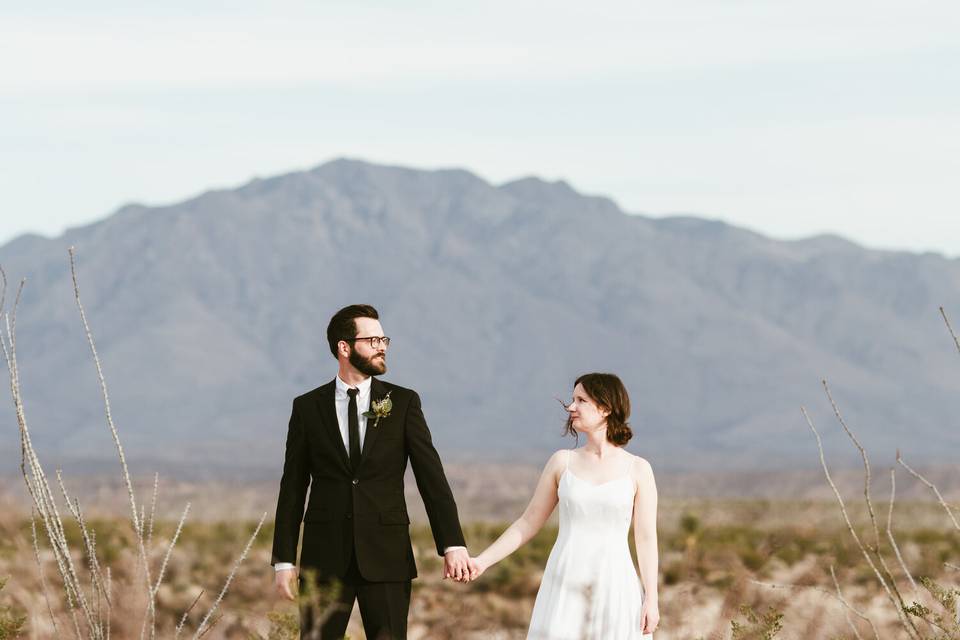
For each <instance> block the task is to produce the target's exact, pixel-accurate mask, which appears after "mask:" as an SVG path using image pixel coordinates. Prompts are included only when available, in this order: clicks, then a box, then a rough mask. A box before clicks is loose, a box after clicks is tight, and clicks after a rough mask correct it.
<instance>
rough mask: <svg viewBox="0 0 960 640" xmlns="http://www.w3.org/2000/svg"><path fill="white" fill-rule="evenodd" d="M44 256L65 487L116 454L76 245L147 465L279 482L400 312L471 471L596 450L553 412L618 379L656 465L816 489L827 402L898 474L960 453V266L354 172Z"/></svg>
mask: <svg viewBox="0 0 960 640" xmlns="http://www.w3.org/2000/svg"><path fill="white" fill-rule="evenodd" d="M22 237H23V236H21V237H18V238H17V239H14V240H12V241H10V242H8V243H7V244H5V245H3V246H2V247H0V264H2V265H3V266H4V267H5V269H6V272H7V274H8V277H9V278H10V279H11V281H15V280H18V279H19V276H20V275H26V276H28V285H27V288H26V290H25V293H24V299H23V306H22V309H21V310H20V313H19V320H18V327H19V331H20V332H21V336H20V338H19V340H18V346H19V347H20V350H21V354H20V356H21V363H22V364H21V373H22V379H23V384H24V391H25V394H26V397H27V401H28V402H27V404H28V419H29V420H30V421H31V422H30V423H31V427H32V433H33V434H34V438H35V440H36V441H37V442H38V443H39V444H40V445H42V447H40V449H41V452H44V451H46V452H48V453H49V455H51V456H52V457H54V458H55V459H57V460H62V461H64V462H69V461H71V460H72V461H76V460H84V459H93V458H96V457H97V452H102V451H104V450H105V449H104V446H106V445H109V444H110V443H109V442H106V443H105V439H104V438H105V436H104V434H103V433H102V431H103V426H102V420H101V419H100V418H99V416H101V415H102V407H99V406H98V402H97V401H98V398H99V394H98V391H97V389H96V386H95V384H93V383H94V382H95V380H94V379H92V364H90V362H89V351H88V349H87V347H86V344H85V340H84V337H83V335H82V332H80V331H79V329H78V326H77V325H78V320H77V318H76V310H75V306H74V304H73V299H72V298H73V294H72V287H71V285H70V282H69V273H68V269H67V266H68V265H67V260H66V247H67V246H69V245H71V244H75V245H76V246H77V248H78V251H79V276H80V284H81V295H83V298H84V304H85V306H86V307H87V309H88V314H89V315H90V317H91V323H92V326H93V331H94V336H95V337H96V339H97V341H98V348H99V349H100V351H101V353H102V357H103V359H104V366H105V369H106V371H105V373H106V376H107V381H108V384H110V386H111V397H112V398H114V401H115V405H116V407H115V409H116V413H117V415H118V416H122V417H123V422H124V424H126V425H127V426H126V428H125V429H124V430H122V433H123V437H124V444H125V447H126V448H127V449H128V450H129V451H130V455H131V456H133V457H136V456H137V455H142V456H143V457H144V458H145V459H146V458H147V457H148V455H149V456H155V455H156V454H157V450H158V448H159V450H160V451H161V452H162V453H163V454H164V455H163V456H161V457H164V456H165V457H166V459H168V460H169V461H170V462H171V463H176V462H178V461H187V462H188V463H191V464H194V463H202V462H203V461H204V460H207V461H209V463H210V464H211V465H214V464H237V465H240V466H241V467H243V466H248V467H250V468H253V467H262V466H266V467H268V468H272V467H275V466H276V465H277V464H278V463H277V461H278V459H279V458H278V457H277V456H279V455H281V454H280V453H279V451H280V449H281V448H282V443H283V435H284V434H283V431H284V429H285V424H286V416H285V415H284V413H285V412H286V411H288V410H289V401H290V399H292V397H293V396H294V395H298V394H299V393H302V392H303V391H306V390H307V389H309V388H312V387H315V386H318V385H319V384H322V382H324V381H325V380H326V379H329V378H332V376H333V373H334V371H335V362H334V361H333V359H332V358H331V357H329V355H325V354H328V350H327V347H326V342H325V338H324V336H323V331H324V329H325V326H326V321H327V319H328V318H329V316H330V315H331V314H332V313H333V311H335V310H336V309H337V308H339V307H340V306H342V305H344V304H348V303H351V302H356V301H368V302H371V303H373V304H375V306H377V307H378V308H379V309H380V311H381V313H382V316H383V321H384V325H385V327H386V329H387V332H388V334H394V336H395V345H396V346H394V347H392V348H391V353H390V359H389V361H390V371H389V372H388V375H387V376H385V377H386V378H387V379H395V380H396V381H397V382H398V383H400V384H403V385H405V386H412V387H414V388H417V389H418V390H419V391H420V392H421V395H422V396H423V398H424V405H425V409H426V411H427V417H428V420H429V421H430V424H431V427H432V429H433V431H434V435H435V438H436V440H437V442H438V446H440V447H441V448H442V453H444V456H445V458H446V457H448V456H453V457H455V456H456V455H458V454H463V455H469V456H481V457H483V456H487V457H489V458H491V459H496V458H503V457H510V456H514V457H516V458H517V459H522V458H525V457H529V456H533V457H536V456H540V455H542V454H543V452H544V451H547V450H550V449H555V448H559V447H562V446H569V443H567V445H564V442H565V441H564V440H562V439H560V438H559V437H558V433H559V427H560V426H562V420H563V416H562V413H558V411H559V407H558V406H556V404H555V400H553V399H552V398H553V396H556V395H562V394H568V393H569V389H568V388H567V387H568V386H569V384H570V382H571V381H572V379H573V378H575V377H576V375H577V374H579V373H582V372H584V371H586V370H597V369H603V370H612V371H616V372H619V373H620V374H621V375H622V377H623V378H624V380H625V382H626V383H627V385H628V388H629V389H630V390H631V393H632V395H633V397H634V402H635V406H636V409H635V417H634V424H635V426H636V436H635V438H634V441H633V443H631V445H630V448H631V450H633V451H635V452H639V453H646V454H647V455H648V456H649V457H650V458H651V459H652V460H653V461H654V462H659V463H660V464H662V465H666V466H667V467H675V468H678V469H682V468H689V469H701V468H703V469H710V468H731V467H734V468H735V467H738V466H741V465H748V466H750V465H752V466H757V465H762V464H767V465H769V466H771V467H777V466H782V465H804V464H813V463H815V460H816V457H815V456H816V451H815V447H814V444H813V442H812V440H811V435H810V433H809V429H808V428H807V427H806V425H805V424H804V423H803V422H802V419H801V417H800V414H799V406H800V405H801V404H805V405H809V406H810V407H811V410H812V412H813V414H814V416H815V419H817V420H818V422H819V423H823V422H824V421H825V420H829V419H830V416H831V413H830V411H829V405H827V404H826V401H825V399H824V398H823V394H822V390H820V389H819V380H820V378H821V377H823V376H827V377H828V378H829V379H830V381H831V383H832V384H834V385H835V388H834V391H835V394H836V395H837V398H838V401H839V402H840V403H841V407H842V408H844V409H845V410H847V411H849V413H850V414H851V418H853V419H855V420H852V422H855V424H853V426H854V429H857V431H858V433H860V434H861V436H862V438H863V440H864V441H865V442H866V443H867V444H868V445H872V446H874V447H875V448H876V453H877V454H879V455H888V454H891V453H892V451H893V449H894V448H895V447H896V446H898V445H900V446H902V448H903V449H904V451H905V455H909V454H911V453H912V454H913V455H916V456H918V457H921V458H929V459H936V458H937V457H938V456H940V457H942V454H943V452H944V451H949V450H950V448H951V447H955V446H956V445H957V444H960V442H958V439H957V437H956V436H954V435H952V434H951V433H950V430H949V429H948V428H946V427H945V426H944V425H948V424H950V422H949V420H950V418H951V416H952V413H953V409H954V407H955V404H953V403H952V398H953V397H956V392H957V391H960V376H958V375H957V373H958V370H957V365H958V363H957V362H955V361H954V360H955V357H956V354H955V353H952V352H951V351H950V349H952V348H953V345H952V344H951V343H950V340H949V336H948V334H947V333H946V330H945V328H943V326H942V321H941V320H940V319H939V317H938V316H937V312H936V309H937V306H939V304H944V305H945V306H946V307H947V308H948V310H949V309H960V261H952V260H950V259H948V258H945V257H942V256H937V255H932V254H912V253H909V252H887V251H874V250H870V249H865V248H862V247H859V246H858V245H856V244H854V243H850V242H848V241H845V240H843V239H833V238H830V237H829V236H828V237H827V238H826V239H824V238H823V237H822V236H815V237H812V238H809V239H805V240H803V241H781V240H775V239H772V238H768V237H766V236H763V235H762V234H757V233H755V232H752V231H749V230H743V229H740V228H738V227H735V226H732V225H728V224H726V223H723V222H722V221H710V220H703V219H698V218H693V217H690V216H680V217H676V218H668V219H662V218H649V217H646V216H641V215H636V214H626V213H624V212H623V211H621V210H620V209H619V207H617V205H616V204H615V203H614V201H612V200H610V199H609V198H606V197H603V196H582V195H580V194H578V193H577V192H576V191H574V190H573V188H572V187H571V186H570V185H569V184H568V183H566V182H564V181H555V182H550V181H545V180H541V179H539V178H531V177H525V178H520V179H518V180H513V181H508V182H505V183H503V184H501V185H493V184H491V183H489V182H487V181H485V180H483V179H482V178H480V177H478V176H475V175H473V174H472V173H470V172H468V171H466V170H463V169H443V170H434V171H420V170H416V169H409V168H405V167H384V166H380V165H374V164H369V163H365V162H362V161H358V160H350V159H339V160H335V161H331V162H328V163H324V164H321V165H318V166H316V167H313V168H311V169H308V170H305V171H300V172H290V173H286V174H283V175H280V176H275V177H272V178H255V179H253V180H250V181H248V182H246V183H244V184H243V185H241V186H239V187H236V188H226V189H214V190H209V191H205V192H203V193H200V194H198V195H196V196H194V197H191V198H188V199H186V200H184V201H182V202H179V203H172V204H168V205H163V206H159V207H150V206H145V205H139V204H130V205H125V206H124V207H121V208H120V209H118V210H117V212H115V214H113V215H111V216H108V217H107V218H105V219H103V220H100V221H97V222H94V223H91V224H89V225H83V226H81V227H77V228H74V229H70V230H68V231H66V232H65V233H64V234H61V236H58V237H55V238H49V239H43V238H37V237H30V238H25V239H23V240H21V239H20V238H22ZM397 338H399V339H397ZM31 416H33V418H31ZM0 418H3V421H4V422H5V423H7V424H12V425H14V428H12V429H7V430H6V432H7V433H8V437H5V438H4V439H3V440H2V441H0V451H4V452H5V453H4V459H5V460H7V461H8V462H9V461H11V460H13V459H14V458H16V459H17V460H18V459H19V453H18V448H19V441H18V440H16V439H15V438H14V437H13V436H14V435H15V433H16V432H15V422H11V420H12V412H9V410H7V413H4V412H2V411H0ZM516 425H523V426H522V427H518V426H516ZM907 425H912V426H911V427H910V428H907ZM821 427H822V428H821V431H826V432H827V433H825V442H826V443H827V444H828V445H830V446H832V447H833V448H834V449H835V451H836V452H837V455H841V456H847V457H850V456H849V455H848V454H850V451H849V449H850V447H849V443H847V442H845V440H844V437H843V436H842V434H841V433H839V432H837V431H836V430H835V429H833V430H831V428H830V427H827V426H826V424H825V423H824V424H822V425H821ZM255 444H256V445H257V447H254V446H253V445H255ZM251 449H257V452H252V451H251ZM106 451H107V454H106V455H107V458H106V459H109V456H110V452H109V449H106ZM844 452H845V453H844ZM261 453H262V455H260V454H261ZM91 456H93V458H91ZM97 459H99V458H97ZM91 464H92V465H95V464H99V463H91Z"/></svg>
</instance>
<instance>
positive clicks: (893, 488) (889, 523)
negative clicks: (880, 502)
mask: <svg viewBox="0 0 960 640" xmlns="http://www.w3.org/2000/svg"><path fill="white" fill-rule="evenodd" d="M896 493H897V477H896V468H895V467H890V510H889V511H887V540H889V541H890V546H891V547H893V552H894V553H895V554H896V556H897V562H899V563H900V568H901V569H903V573H904V574H906V576H907V579H908V580H909V581H910V585H911V586H912V587H913V590H914V591H916V590H917V582H916V580H914V579H913V574H911V573H910V569H908V568H907V563H906V562H904V561H903V555H902V554H901V553H900V545H898V544H897V540H896V538H894V537H893V503H894V500H895V496H896Z"/></svg>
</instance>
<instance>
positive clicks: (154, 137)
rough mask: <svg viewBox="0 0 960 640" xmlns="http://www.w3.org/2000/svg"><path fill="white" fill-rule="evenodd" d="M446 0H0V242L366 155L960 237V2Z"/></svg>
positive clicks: (935, 243)
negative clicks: (15, 2)
mask: <svg viewBox="0 0 960 640" xmlns="http://www.w3.org/2000/svg"><path fill="white" fill-rule="evenodd" d="M73 4H76V3H73ZM438 4H439V6H431V4H430V3H424V2H406V3H404V2H399V1H397V2H391V3H386V2H356V1H354V2H320V1H315V2H271V3H269V4H268V3H258V2H235V3H230V6H229V8H224V7H223V6H219V5H216V4H214V3H204V2H191V3H189V4H187V3H180V4H178V3H176V2H169V3H166V4H165V5H164V6H153V7H144V8H138V7H136V6H135V5H133V4H131V3H128V2H127V3H120V2H96V1H93V2H86V3H82V7H83V9H82V12H81V11H80V10H78V9H76V8H72V7H71V6H57V3H49V2H46V3H45V2H38V3H34V4H33V5H27V4H26V3H20V4H19V6H12V3H9V2H0V77H2V78H3V82H2V83H0V122H2V123H3V124H2V129H0V168H2V171H0V192H2V193H3V195H4V203H3V204H4V207H3V213H2V215H0V242H5V241H7V240H9V239H10V238H12V237H14V236H15V235H17V234H19V233H23V232H26V231H36V232H41V233H45V234H55V233H59V232H60V231H62V230H63V229H64V228H65V227H67V226H75V225H78V224H82V223H85V222H89V221H91V220H95V219H98V218H102V217H104V216H106V215H107V214H109V213H110V212H112V211H113V210H114V209H116V208H117V207H118V206H120V205H121V204H123V203H127V202H133V201H135V202H142V203H146V204H162V203H169V202H174V201H177V200H180V199H183V198H186V197H189V196H191V195H194V194H196V193H198V192H201V191H203V190H205V189H208V188H214V187H227V186H232V185H237V184H240V183H243V182H245V181H246V180H248V179H250V178H251V177H253V176H268V175H273V174H276V173H281V172H286V171H291V170H297V169H303V168H309V167H311V166H314V165H317V164H319V163H321V162H324V161H326V160H329V159H332V158H335V157H339V156H349V157H353V158H360V159H366V160H370V161H375V162H387V163H394V164H402V165H408V166H414V167H423V168H435V167H452V166H455V167H462V168H466V169H469V170H471V171H474V172H476V173H478V174H479V175H480V176H482V177H484V178H486V179H488V180H490V181H492V182H495V183H498V182H501V181H504V180H509V179H513V178H517V177H521V176H526V175H531V174H534V175H539V176H541V177H544V178H547V179H557V178H563V179H565V180H567V181H568V182H570V183H571V184H572V185H573V186H574V187H575V188H577V189H579V190H582V191H585V192H589V193H602V194H605V195H609V196H610V197H612V198H614V199H615V200H616V201H617V202H618V203H620V205H621V206H622V207H624V208H625V209H626V210H628V211H632V212H638V213H646V214H649V215H657V216H659V215H668V214H671V213H695V214H700V215H704V216H708V217H714V218H721V219H724V220H727V221H729V222H731V223H733V224H738V225H742V226H746V227H749V228H752V229H755V230H758V231H761V232H763V233H767V234H770V235H773V236H775V237H782V238H795V237H799V236H804V235H810V234H814V233H820V232H833V233H839V234H841V235H844V236H847V237H849V238H851V239H853V240H856V241H858V242H861V243H863V244H866V245H868V246H874V247H884V248H906V249H911V250H933V251H940V252H944V253H946V254H947V255H950V256H960V222H957V214H958V204H960V193H958V187H957V183H958V180H957V178H956V176H957V175H958V173H960V160H958V158H960V82H958V81H957V78H958V77H960V39H958V37H957V34H958V33H960V5H958V4H957V3H955V2H927V1H923V0H919V1H917V2H912V3H903V2H887V1H885V0H879V1H873V2H866V1H863V0H850V1H848V2H844V3H836V2H827V1H825V0H807V1H805V2H802V3H800V2H797V3H773V2H769V0H762V1H752V0H738V1H723V0H677V1H674V2H670V3H657V4H652V3H643V2H636V1H630V2H626V1H613V2H592V3H585V2H581V3H565V2H549V3H547V2H544V3H534V2H523V1H520V0H514V1H511V2H501V1H499V0H491V1H489V2H483V3H476V2H471V3H465V2H456V1H450V2H446V3H442V4H441V3H438ZM838 5H839V6H838ZM76 6H81V5H76Z"/></svg>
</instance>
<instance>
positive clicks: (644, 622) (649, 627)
mask: <svg viewBox="0 0 960 640" xmlns="http://www.w3.org/2000/svg"><path fill="white" fill-rule="evenodd" d="M659 623H660V606H659V605H658V604H657V601H656V600H655V599H647V600H644V601H643V606H642V607H641V608H640V629H641V630H642V631H641V632H642V633H644V634H647V633H653V632H654V631H655V630H656V628H657V625H658V624H659Z"/></svg>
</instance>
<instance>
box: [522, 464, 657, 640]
mask: <svg viewBox="0 0 960 640" xmlns="http://www.w3.org/2000/svg"><path fill="white" fill-rule="evenodd" d="M635 491H636V490H635V487H634V482H633V479H632V478H631V477H630V476H629V475H626V476H623V477H621V478H618V479H616V480H611V481H609V482H604V483H602V484H593V483H591V482H587V481H586V480H583V479H581V478H578V477H577V476H576V475H574V474H573V472H572V471H570V452H567V462H566V468H565V469H564V471H563V474H562V475H561V476H560V483H559V486H558V487H557V495H558V497H559V504H560V532H559V534H558V535H557V541H556V543H554V545H553V549H552V550H551V551H550V558H549V559H548V560H547V567H546V569H545V570H544V573H543V580H542V581H541V583H540V590H539V591H538V592H537V600H536V602H535V603H534V605H533V615H532V616H531V619H530V628H529V630H528V631H527V640H640V639H643V640H648V639H652V638H653V634H642V633H641V632H640V631H641V629H640V606H641V604H642V593H641V588H640V579H639V577H638V576H637V570H636V569H635V568H634V564H633V559H632V558H631V557H630V547H629V546H628V541H627V539H628V535H629V531H630V522H631V519H632V517H633V499H634V495H635Z"/></svg>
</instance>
